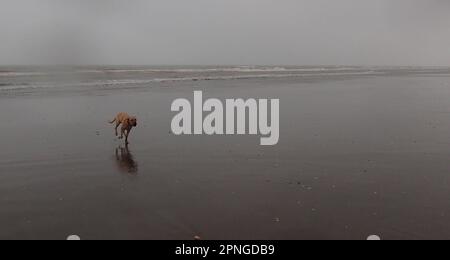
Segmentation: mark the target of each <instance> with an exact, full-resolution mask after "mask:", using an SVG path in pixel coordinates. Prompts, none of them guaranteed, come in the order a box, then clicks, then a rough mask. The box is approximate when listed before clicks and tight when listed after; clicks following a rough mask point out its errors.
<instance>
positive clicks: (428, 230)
mask: <svg viewBox="0 0 450 260" xmlns="http://www.w3.org/2000/svg"><path fill="white" fill-rule="evenodd" d="M194 90H202V91H203V93H204V95H205V98H208V97H214V98H223V99H225V98H238V97H242V98H246V97H247V98H279V99H280V116H281V119H280V120H281V121H280V124H281V125H280V142H279V144H278V145H276V146H273V147H263V146H260V145H259V137H258V136H174V135H173V134H171V131H170V121H171V119H172V117H173V115H174V114H173V113H172V112H170V105H171V102H172V101H173V100H174V99H176V98H191V97H192V93H193V91H194ZM449 97H450V80H449V77H448V76H445V75H444V76H443V75H436V76H433V75H383V76H367V77H364V76H361V77H348V78H347V77H345V78H344V77H340V78H331V79H330V78H326V79H320V78H319V79H314V80H301V79H295V78H279V79H240V80H227V81H198V82H172V83H164V84H161V85H159V86H156V87H152V88H136V89H119V90H113V89H110V88H105V89H103V90H99V91H93V92H90V91H87V90H83V91H72V92H61V93H60V92H55V93H44V94H39V93H37V94H35V95H23V96H22V95H16V96H13V97H8V96H2V97H1V98H0V122H1V123H0V135H1V136H2V138H1V139H0V144H1V147H2V149H0V205H1V207H0V239H65V238H67V237H68V236H69V235H78V236H79V237H81V239H194V237H196V236H198V237H201V238H202V239H366V238H367V237H368V236H370V235H378V236H380V237H381V238H382V239H439V238H447V239H448V238H450V224H449V223H448V216H449V215H450V203H449V202H448V198H450V186H449V183H450V174H448V173H449V167H448V165H449V163H448V162H449V156H450V149H449V147H450V138H449V133H450V131H449V129H450V98H449ZM119 111H126V112H128V113H132V114H135V115H136V116H138V118H139V126H138V128H137V129H136V130H135V131H134V132H133V133H132V136H131V137H130V146H129V148H128V149H126V148H125V147H124V145H123V144H122V141H119V140H117V139H115V137H114V134H113V133H114V131H113V128H112V126H111V125H109V124H108V123H107V121H108V120H111V119H112V118H113V117H114V115H115V114H116V113H117V112H119Z"/></svg>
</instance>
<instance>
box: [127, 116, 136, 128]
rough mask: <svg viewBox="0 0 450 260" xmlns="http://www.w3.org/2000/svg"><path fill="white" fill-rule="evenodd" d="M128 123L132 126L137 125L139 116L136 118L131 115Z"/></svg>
mask: <svg viewBox="0 0 450 260" xmlns="http://www.w3.org/2000/svg"><path fill="white" fill-rule="evenodd" d="M128 123H129V124H130V125H131V126H134V127H136V126H137V118H136V117H130V118H129V119H128Z"/></svg>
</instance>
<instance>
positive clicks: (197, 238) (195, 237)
mask: <svg viewBox="0 0 450 260" xmlns="http://www.w3.org/2000/svg"><path fill="white" fill-rule="evenodd" d="M194 240H202V238H201V237H200V236H194Z"/></svg>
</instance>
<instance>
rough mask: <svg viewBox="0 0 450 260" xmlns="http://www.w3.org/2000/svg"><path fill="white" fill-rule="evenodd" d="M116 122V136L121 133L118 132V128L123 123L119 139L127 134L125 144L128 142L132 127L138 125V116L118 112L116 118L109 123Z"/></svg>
mask: <svg viewBox="0 0 450 260" xmlns="http://www.w3.org/2000/svg"><path fill="white" fill-rule="evenodd" d="M114 122H115V123H116V136H118V135H119V134H118V133H117V128H119V126H120V125H122V128H121V131H120V137H119V139H122V138H123V136H124V135H125V144H128V136H129V135H130V132H131V129H133V127H136V126H137V119H136V117H134V116H129V115H128V114H127V113H119V114H117V116H116V118H114V120H113V121H111V122H109V123H110V124H113V123H114Z"/></svg>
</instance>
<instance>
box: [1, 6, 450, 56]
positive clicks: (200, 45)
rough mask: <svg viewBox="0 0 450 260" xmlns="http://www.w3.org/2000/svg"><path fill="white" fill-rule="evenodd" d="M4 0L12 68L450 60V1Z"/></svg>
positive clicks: (5, 42) (5, 47)
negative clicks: (71, 65)
mask: <svg viewBox="0 0 450 260" xmlns="http://www.w3.org/2000/svg"><path fill="white" fill-rule="evenodd" d="M0 4H1V7H0V40H1V42H0V64H2V65H11V64H19V65H20V64H22V65H26V64H43V63H45V64H62V63H69V64H117V65H118V64H123V65H126V64H130V65H131V64H136V65H165V64H166V65H176V64H182V65H187V64H192V65H196V64H199V65H216V64H224V65H225V64H236V65H237V64H241V65H244V64H245V65H258V64H261V65H262V64H264V65H272V64H273V65H275V64H277V65H289V64H293V65H319V64H323V65H327V64H332V65H335V64H340V65H450V15H449V14H450V1H448V0H131V1H123V0H0Z"/></svg>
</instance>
